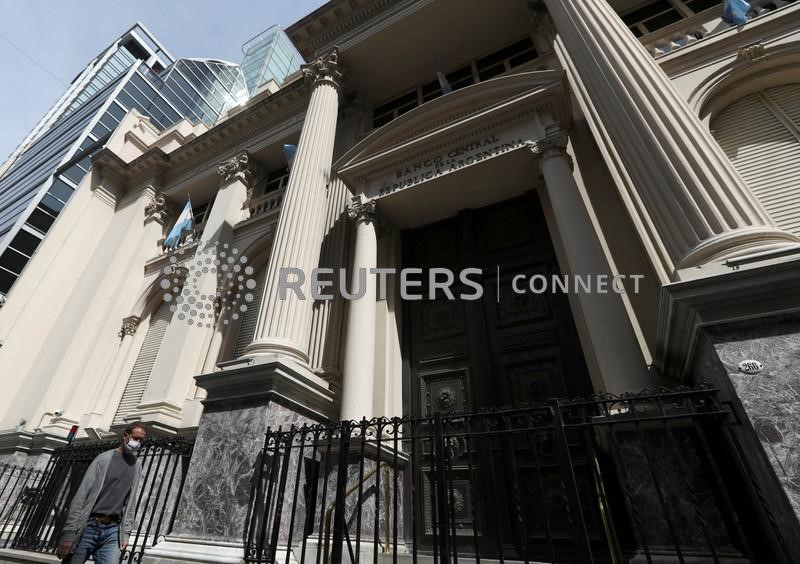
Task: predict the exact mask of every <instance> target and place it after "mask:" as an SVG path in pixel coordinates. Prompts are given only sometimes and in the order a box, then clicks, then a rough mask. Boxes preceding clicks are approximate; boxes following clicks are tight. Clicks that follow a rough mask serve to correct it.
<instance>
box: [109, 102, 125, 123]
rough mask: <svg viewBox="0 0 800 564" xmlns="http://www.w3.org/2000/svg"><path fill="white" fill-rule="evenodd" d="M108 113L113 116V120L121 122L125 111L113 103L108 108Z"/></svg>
mask: <svg viewBox="0 0 800 564" xmlns="http://www.w3.org/2000/svg"><path fill="white" fill-rule="evenodd" d="M108 113H110V114H111V115H112V116H114V119H116V120H117V121H121V120H122V118H123V117H124V116H125V110H123V109H122V106H120V105H119V104H115V103H112V104H111V105H110V106H109V107H108Z"/></svg>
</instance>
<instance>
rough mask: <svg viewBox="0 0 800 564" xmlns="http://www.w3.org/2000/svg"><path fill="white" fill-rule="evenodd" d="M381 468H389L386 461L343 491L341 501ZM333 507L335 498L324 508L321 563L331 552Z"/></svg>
mask: <svg viewBox="0 0 800 564" xmlns="http://www.w3.org/2000/svg"><path fill="white" fill-rule="evenodd" d="M381 468H386V469H387V470H388V469H389V465H388V463H386V462H381V463H379V464H378V465H377V466H376V467H375V468H373V469H372V470H370V471H369V472H367V473H366V474H365V475H364V476H363V477H362V478H361V479H360V480H359V481H357V482H356V483H355V484H353V485H352V486H350V487H349V488H348V489H347V490H346V491H345V492H344V497H343V498H342V501H344V500H346V499H347V498H348V497H350V495H351V494H353V493H354V492H355V491H356V490H357V489H358V487H359V485H361V484H362V483H363V482H365V481H366V480H369V479H370V478H372V477H373V476H374V475H375V474H377V473H378V471H379V470H380V469H381ZM385 488H386V483H385V482H384V489H385ZM375 495H380V493H379V492H377V491H376V492H375ZM384 497H385V498H386V499H388V496H387V492H386V491H384ZM386 505H387V507H388V504H386ZM335 508H336V500H335V499H334V500H333V501H332V502H331V504H330V505H329V506H328V508H327V509H326V510H325V542H324V544H323V549H324V552H323V557H322V563H323V564H329V561H330V555H331V553H330V536H331V515H333V510H334V509H335ZM385 512H386V513H388V509H385ZM386 523H387V526H386V531H385V538H384V541H385V543H386V544H384V546H388V545H389V527H388V523H389V521H388V520H387V521H386ZM377 533H378V531H375V534H377Z"/></svg>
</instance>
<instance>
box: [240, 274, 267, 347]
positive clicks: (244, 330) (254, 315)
mask: <svg viewBox="0 0 800 564" xmlns="http://www.w3.org/2000/svg"><path fill="white" fill-rule="evenodd" d="M266 279H267V267H266V266H264V267H263V268H262V269H261V270H259V271H258V273H257V274H256V278H255V280H256V287H255V289H254V290H253V301H252V302H250V303H249V304H247V311H246V312H244V315H242V320H241V322H240V323H239V332H238V333H237V335H236V346H235V347H234V349H233V358H239V357H240V356H242V353H244V349H245V347H246V346H247V345H249V344H250V343H252V342H253V336H254V335H255V334H256V322H257V321H258V310H259V309H260V308H261V296H263V295H264V284H266Z"/></svg>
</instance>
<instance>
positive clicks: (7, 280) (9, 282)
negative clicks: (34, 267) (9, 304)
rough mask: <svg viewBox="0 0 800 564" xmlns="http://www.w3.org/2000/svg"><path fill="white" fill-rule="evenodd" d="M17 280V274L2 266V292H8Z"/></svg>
mask: <svg viewBox="0 0 800 564" xmlns="http://www.w3.org/2000/svg"><path fill="white" fill-rule="evenodd" d="M16 280H17V276H16V275H15V274H12V273H10V272H9V271H7V270H3V269H2V268H0V292H3V293H4V294H7V293H8V291H9V290H10V289H11V286H13V285H14V282H15V281H16Z"/></svg>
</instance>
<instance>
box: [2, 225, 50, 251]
mask: <svg viewBox="0 0 800 564" xmlns="http://www.w3.org/2000/svg"><path fill="white" fill-rule="evenodd" d="M41 242H42V240H41V239H39V238H38V237H36V236H35V235H31V234H30V233H28V232H27V231H25V230H24V229H20V230H19V233H17V234H16V235H15V236H14V238H13V239H12V240H11V243H9V245H10V246H11V247H14V248H15V249H17V250H18V251H19V252H21V253H23V254H26V255H28V256H31V255H32V254H33V252H34V251H35V250H36V247H38V246H39V243H41Z"/></svg>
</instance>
